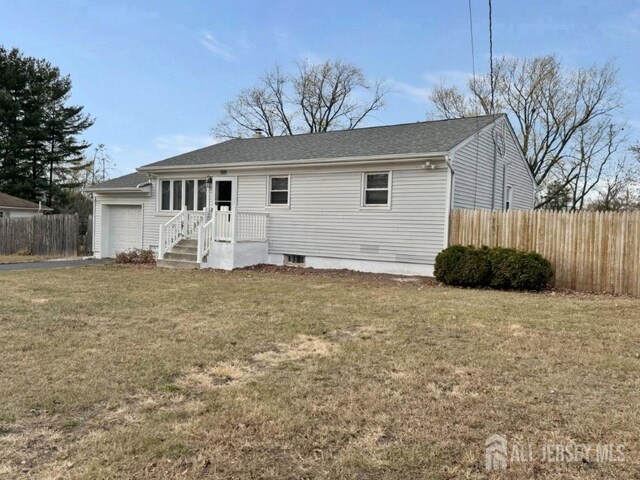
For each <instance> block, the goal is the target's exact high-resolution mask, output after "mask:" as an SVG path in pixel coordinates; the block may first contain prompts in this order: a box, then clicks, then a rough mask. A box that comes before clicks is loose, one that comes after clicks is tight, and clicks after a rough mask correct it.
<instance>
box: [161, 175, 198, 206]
mask: <svg viewBox="0 0 640 480" xmlns="http://www.w3.org/2000/svg"><path fill="white" fill-rule="evenodd" d="M187 180H192V181H193V182H194V187H193V207H194V210H189V211H190V212H204V211H206V209H207V205H206V203H207V198H208V196H209V195H208V194H205V206H204V210H197V208H198V182H199V181H203V182H205V185H206V182H207V178H206V177H204V178H203V177H189V178H158V183H157V184H156V192H157V195H156V197H157V198H156V211H157V212H158V213H174V214H175V213H177V212H179V211H181V210H182V207H183V206H184V203H185V200H186V198H185V196H186V194H187V192H186V184H187ZM162 182H169V206H170V207H171V208H170V209H169V210H165V209H163V208H162ZM175 182H181V183H182V195H181V196H182V200H181V201H182V203H183V205H181V206H180V208H178V209H176V208H175V205H173V185H174V183H175Z"/></svg>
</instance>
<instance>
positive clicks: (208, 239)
mask: <svg viewBox="0 0 640 480" xmlns="http://www.w3.org/2000/svg"><path fill="white" fill-rule="evenodd" d="M215 221H216V219H215V217H212V218H211V220H209V221H208V222H207V223H204V224H203V225H200V228H198V258H197V261H198V263H202V261H203V260H204V257H206V256H207V255H208V254H209V252H210V251H211V244H212V243H213V225H214V223H215Z"/></svg>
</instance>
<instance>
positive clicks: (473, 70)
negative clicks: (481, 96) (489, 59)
mask: <svg viewBox="0 0 640 480" xmlns="http://www.w3.org/2000/svg"><path fill="white" fill-rule="evenodd" d="M469 34H470V38H471V73H472V75H473V77H471V83H472V85H473V92H472V95H475V94H476V92H477V91H478V90H477V88H476V52H475V48H474V45H473V43H474V42H473V9H472V8H471V0H469ZM473 113H474V114H475V117H476V158H475V170H474V177H475V178H474V181H475V186H474V189H473V208H476V203H477V200H478V157H479V156H480V136H479V133H480V132H479V130H480V125H479V122H478V115H477V114H478V113H479V112H473Z"/></svg>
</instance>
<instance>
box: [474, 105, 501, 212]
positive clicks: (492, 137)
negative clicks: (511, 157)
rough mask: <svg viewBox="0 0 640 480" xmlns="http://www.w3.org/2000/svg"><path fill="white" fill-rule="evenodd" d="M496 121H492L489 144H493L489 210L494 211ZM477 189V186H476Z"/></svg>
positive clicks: (496, 149)
mask: <svg viewBox="0 0 640 480" xmlns="http://www.w3.org/2000/svg"><path fill="white" fill-rule="evenodd" d="M495 132H496V120H495V117H494V119H493V126H492V127H491V143H492V144H493V179H492V182H491V210H495V209H496V169H497V165H498V145H496V135H495ZM476 188H477V185H476Z"/></svg>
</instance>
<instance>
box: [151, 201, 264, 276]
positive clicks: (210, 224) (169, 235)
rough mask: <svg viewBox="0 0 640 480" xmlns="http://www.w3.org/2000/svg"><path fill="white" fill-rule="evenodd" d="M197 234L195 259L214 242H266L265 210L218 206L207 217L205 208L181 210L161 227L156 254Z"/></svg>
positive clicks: (200, 257) (160, 255)
mask: <svg viewBox="0 0 640 480" xmlns="http://www.w3.org/2000/svg"><path fill="white" fill-rule="evenodd" d="M194 237H195V238H197V240H198V248H197V262H198V263H202V261H203V260H204V258H205V257H206V256H207V255H208V254H209V253H210V251H211V246H212V244H213V242H229V243H234V242H266V241H267V214H266V213H245V212H232V211H230V210H217V211H215V212H213V214H212V216H211V219H210V220H209V221H206V214H205V213H204V212H187V211H186V210H182V211H181V212H180V213H178V214H177V215H176V216H175V217H173V218H172V219H171V220H169V221H168V222H167V223H165V224H164V225H162V226H161V227H160V242H159V243H160V246H159V252H158V258H160V259H162V258H164V254H165V253H166V252H168V251H169V250H170V249H171V248H172V247H173V246H174V245H176V244H177V243H178V242H179V241H180V240H181V239H183V238H194Z"/></svg>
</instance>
